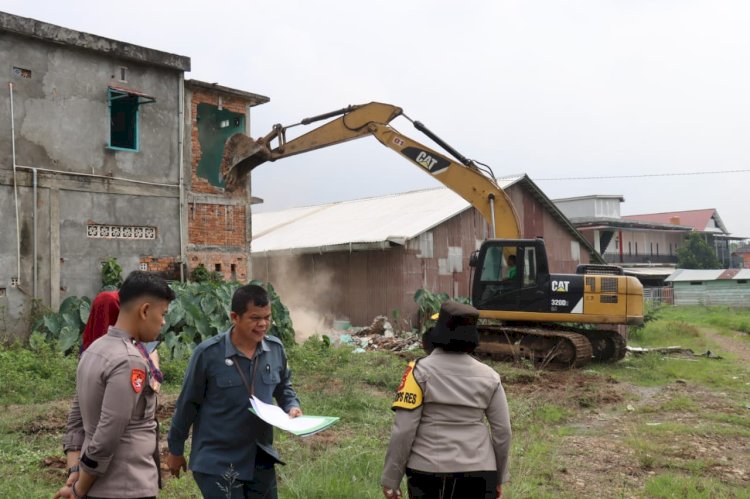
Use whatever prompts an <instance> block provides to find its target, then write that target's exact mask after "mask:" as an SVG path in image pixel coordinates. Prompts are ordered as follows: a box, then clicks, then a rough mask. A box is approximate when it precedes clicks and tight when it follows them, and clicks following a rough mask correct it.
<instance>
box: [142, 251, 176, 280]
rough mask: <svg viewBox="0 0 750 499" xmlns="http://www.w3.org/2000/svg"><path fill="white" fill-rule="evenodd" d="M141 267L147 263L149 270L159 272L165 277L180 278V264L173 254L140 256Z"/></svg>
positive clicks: (170, 278)
mask: <svg viewBox="0 0 750 499" xmlns="http://www.w3.org/2000/svg"><path fill="white" fill-rule="evenodd" d="M139 261H140V264H141V268H142V266H143V265H146V269H145V270H148V271H149V272H159V273H160V274H161V275H162V276H163V277H164V278H165V279H169V280H175V281H177V280H179V279H180V264H179V262H177V259H176V258H175V257H172V256H162V257H159V256H142V257H140V260H139Z"/></svg>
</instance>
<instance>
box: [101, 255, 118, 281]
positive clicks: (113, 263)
mask: <svg viewBox="0 0 750 499" xmlns="http://www.w3.org/2000/svg"><path fill="white" fill-rule="evenodd" d="M120 286H122V267H120V264H119V263H117V258H114V257H112V258H108V259H107V260H106V261H105V262H104V263H103V264H102V288H114V289H117V288H119V287H120Z"/></svg>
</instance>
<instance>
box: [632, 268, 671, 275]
mask: <svg viewBox="0 0 750 499" xmlns="http://www.w3.org/2000/svg"><path fill="white" fill-rule="evenodd" d="M622 270H623V271H624V272H625V274H627V275H632V276H636V277H667V276H670V275H672V273H674V271H675V269H674V267H626V268H623V269H622Z"/></svg>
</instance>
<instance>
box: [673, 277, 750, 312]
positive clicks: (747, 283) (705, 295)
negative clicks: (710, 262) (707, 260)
mask: <svg viewBox="0 0 750 499" xmlns="http://www.w3.org/2000/svg"><path fill="white" fill-rule="evenodd" d="M666 281H667V283H668V284H671V285H672V287H673V288H674V289H673V294H674V304H675V305H725V306H730V307H750V269H726V270H722V269H717V270H689V269H678V270H676V271H675V272H674V273H673V274H672V275H671V276H669V277H668V278H667V279H666Z"/></svg>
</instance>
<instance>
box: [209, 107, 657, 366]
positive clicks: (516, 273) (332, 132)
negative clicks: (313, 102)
mask: <svg viewBox="0 0 750 499" xmlns="http://www.w3.org/2000/svg"><path fill="white" fill-rule="evenodd" d="M399 116H403V117H404V118H406V119H407V120H409V121H410V122H411V123H412V124H413V125H414V126H415V128H416V129H417V130H419V131H420V132H422V133H424V134H425V135H426V136H427V137H429V138H430V139H432V140H433V141H434V142H435V143H436V144H438V145H439V146H440V147H442V148H443V149H444V150H445V151H446V152H447V153H448V154H449V155H450V156H448V155H445V154H441V153H438V152H436V151H434V150H433V149H431V148H429V147H426V146H424V145H423V144H420V143H418V142H416V141H414V140H412V139H410V138H409V137H406V136H405V135H403V134H401V133H400V132H398V131H397V130H396V129H395V128H393V127H392V126H391V125H390V122H391V121H393V120H394V119H395V118H396V117H399ZM331 118H334V119H331ZM329 119H330V121H328V122H326V123H325V124H323V125H320V126H318V127H316V128H314V129H312V130H311V131H309V132H307V133H305V134H304V135H300V136H299V137H296V138H294V139H291V140H287V137H286V133H287V130H288V129H290V128H292V127H296V126H299V125H309V124H311V123H315V122H318V121H323V120H329ZM366 136H373V137H375V138H376V139H377V140H378V141H380V142H381V143H382V144H383V145H385V146H386V147H388V148H390V149H392V150H393V151H395V152H397V153H398V154H400V155H401V156H403V157H404V158H406V159H407V160H408V161H410V162H411V163H412V164H414V165H416V166H418V167H419V168H421V169H422V170H424V171H425V172H427V173H428V174H430V175H432V176H433V177H434V178H435V179H437V180H439V181H440V182H442V183H443V184H445V185H446V186H447V187H448V188H450V189H451V190H453V191H454V192H456V193H457V194H458V195H460V196H461V197H463V198H464V199H465V200H466V201H468V202H469V203H471V204H472V206H474V207H475V208H476V209H477V210H479V211H480V212H481V213H482V215H483V216H484V217H485V219H486V220H487V221H488V222H489V225H490V230H491V239H488V240H487V241H484V242H483V243H482V245H481V247H480V249H479V250H478V251H477V252H476V253H475V254H473V255H472V257H471V260H470V266H471V267H472V272H473V277H472V296H471V300H472V304H473V305H474V307H476V308H477V309H479V311H480V325H479V330H480V335H481V344H480V348H479V349H478V351H479V352H483V353H485V354H489V355H491V356H493V357H496V358H502V357H511V358H519V357H526V358H531V359H532V360H534V361H535V362H538V363H543V364H545V365H563V366H572V367H579V366H582V365H585V364H587V363H588V362H590V361H592V360H596V361H616V360H619V359H621V358H622V357H623V356H624V355H625V344H626V341H625V338H624V337H623V335H621V334H620V333H619V332H618V330H617V329H618V326H624V325H640V324H642V323H643V286H642V285H641V283H640V282H639V281H638V280H637V279H636V278H634V277H630V276H625V275H623V273H622V269H621V268H620V267H616V266H608V265H580V266H579V267H578V270H577V273H576V274H551V273H550V271H549V266H548V263H547V253H546V251H545V246H544V240H543V239H541V238H536V239H522V238H521V231H520V228H519V227H520V226H519V223H518V217H517V215H516V213H515V210H514V209H513V205H512V204H511V201H510V199H509V198H508V196H507V194H506V193H505V192H504V191H503V190H502V189H501V188H500V187H499V186H498V184H497V182H496V181H495V176H494V174H493V173H492V170H491V169H490V168H489V167H488V166H486V165H483V164H481V163H479V162H476V161H472V160H469V159H467V158H466V157H464V156H463V155H461V154H460V153H459V152H458V151H456V150H455V149H453V148H452V147H451V146H450V145H448V144H447V143H446V142H445V141H443V140H442V139H441V138H440V137H438V136H437V135H435V134H434V133H433V132H432V131H430V130H429V129H428V128H427V127H425V126H424V125H423V124H422V123H420V122H419V121H413V120H411V119H410V118H409V117H408V116H406V115H405V114H404V113H403V111H402V109H401V108H399V107H396V106H393V105H390V104H383V103H379V102H371V103H369V104H363V105H357V106H349V107H346V108H343V109H339V110H337V111H332V112H329V113H325V114H321V115H318V116H313V117H310V118H305V119H303V120H301V121H300V122H299V123H295V124H294V125H290V126H282V125H275V126H274V127H273V130H272V131H271V132H270V133H269V134H267V135H266V136H264V137H262V138H260V139H257V140H253V139H252V138H250V137H248V136H246V135H243V134H236V135H233V136H231V137H230V138H229V139H228V140H227V142H226V145H225V148H224V156H223V159H222V166H221V169H222V175H223V177H224V180H225V183H226V186H227V189H228V190H230V191H231V190H233V189H236V188H239V187H241V186H242V185H243V184H244V182H245V178H246V176H247V175H248V173H249V172H250V171H251V170H252V169H253V168H255V167H257V166H259V165H261V164H263V163H265V162H267V161H275V160H277V159H282V158H287V157H289V156H293V155H296V154H302V153H305V152H308V151H312V150H315V149H320V148H322V147H328V146H331V145H334V144H339V143H342V142H346V141H348V140H353V139H357V138H361V137H366ZM274 141H275V142H274Z"/></svg>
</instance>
